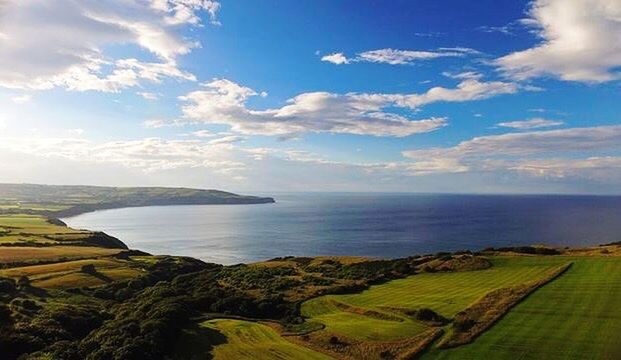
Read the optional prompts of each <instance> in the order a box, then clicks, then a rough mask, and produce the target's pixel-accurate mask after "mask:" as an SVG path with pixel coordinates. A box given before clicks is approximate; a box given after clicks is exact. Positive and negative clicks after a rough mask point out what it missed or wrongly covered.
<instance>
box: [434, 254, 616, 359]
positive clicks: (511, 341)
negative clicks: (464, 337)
mask: <svg viewBox="0 0 621 360" xmlns="http://www.w3.org/2000/svg"><path fill="white" fill-rule="evenodd" d="M572 261H574V264H573V266H572V267H571V268H570V269H569V271H568V272H567V273H565V274H564V275H563V276H561V277H559V278H558V279H556V280H554V281H552V282H551V283H549V284H547V285H545V286H544V287H542V288H541V289H539V290H537V291H536V292H534V293H533V294H531V295H530V296H529V297H528V298H527V299H526V300H525V301H524V302H522V303H521V304H519V305H518V306H516V307H515V308H514V309H512V310H511V311H510V312H509V313H508V314H507V315H506V316H505V317H504V318H503V319H502V320H500V321H499V322H498V323H497V324H496V325H494V326H493V327H492V328H491V329H489V330H488V331H487V332H485V333H483V335H482V336H481V337H479V338H478V339H477V340H475V342H474V343H472V344H470V345H465V346H461V347H458V348H455V349H451V350H433V351H431V352H430V353H428V354H427V355H426V356H425V359H534V358H536V359H559V360H560V359H621V340H619V339H620V337H619V334H621V306H620V305H621V258H618V257H608V258H606V257H583V258H577V259H572Z"/></svg>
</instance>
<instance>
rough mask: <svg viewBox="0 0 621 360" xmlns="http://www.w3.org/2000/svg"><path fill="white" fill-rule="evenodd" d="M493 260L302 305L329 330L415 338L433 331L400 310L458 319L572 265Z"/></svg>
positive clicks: (558, 259)
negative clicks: (489, 298) (496, 294)
mask: <svg viewBox="0 0 621 360" xmlns="http://www.w3.org/2000/svg"><path fill="white" fill-rule="evenodd" d="M490 260H491V261H492V264H493V266H492V267H491V268H490V269H486V270H479V271H467V272H456V273H426V274H419V275H415V276H411V277H408V278H405V279H400V280H394V281H391V282H388V283H386V284H382V285H377V286H372V287H371V288H370V289H369V290H367V291H364V292H362V293H360V294H353V295H327V296H322V297H319V298H316V299H312V300H309V301H307V302H305V303H304V304H302V315H303V316H305V317H307V318H310V319H312V320H314V321H319V322H322V323H324V324H325V325H326V330H327V331H330V332H334V333H337V334H344V335H347V336H349V337H353V338H357V339H374V340H389V339H400V338H406V337H411V336H413V335H416V334H417V333H420V332H421V331H423V330H425V329H427V326H425V325H424V324H422V323H420V322H418V321H416V320H413V319H412V318H411V317H409V316H406V315H404V314H403V313H402V312H400V311H399V310H406V311H411V310H417V309H421V308H430V309H432V310H434V311H435V312H437V313H439V314H441V315H442V316H444V317H447V318H452V317H453V316H454V315H455V314H456V313H457V312H459V311H461V310H463V309H465V308H467V307H468V306H469V305H470V304H472V303H474V302H475V301H476V300H478V299H479V298H480V297H482V296H483V295H485V294H486V293H488V292H490V291H491V290H494V289H498V288H504V287H508V286H512V285H517V284H522V283H525V282H528V281H531V280H534V279H537V278H538V277H541V276H542V275H543V274H545V272H546V270H549V269H551V268H553V267H554V266H558V265H559V264H561V263H563V262H566V261H567V259H565V258H561V257H525V256H523V257H520V256H518V257H494V258H491V259H490ZM335 304H336V305H335ZM338 304H341V305H340V306H337V305H338ZM342 304H346V305H349V306H351V309H348V308H347V307H346V306H343V305H342ZM369 310H370V314H365V311H366V312H369Z"/></svg>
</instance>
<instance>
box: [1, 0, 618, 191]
mask: <svg viewBox="0 0 621 360" xmlns="http://www.w3.org/2000/svg"><path fill="white" fill-rule="evenodd" d="M4 3H5V5H3V7H0V12H2V13H3V14H0V15H2V19H3V21H2V22H0V68H1V69H2V70H0V162H1V163H2V164H3V167H4V168H5V169H6V171H3V172H2V173H0V181H3V182H36V183H72V184H76V183H85V184H99V185H169V186H195V187H207V188H222V189H229V190H234V191H268V192H269V191H277V190H287V191H288V190H291V191H297V190H304V191H309V190H314V191H414V192H485V193H486V192H492V193H496V192H502V193H506V192H510V193H513V192H517V193H540V192H543V193H620V192H621V185H619V184H621V181H620V180H621V151H620V150H621V121H620V119H619V113H620V111H619V110H620V106H619V98H620V93H621V91H620V90H621V87H620V81H619V80H620V79H621V72H620V71H621V42H620V41H619V38H621V21H620V20H619V19H621V4H619V3H618V2H616V1H609V0H536V1H533V2H529V1H515V0H512V1H477V2H463V1H445V2H438V1H391V2H385V1H267V0H265V1H243V2H240V1H208V0H149V1H147V0H141V1H138V0H136V1H120V0H105V1H81V2H73V1H61V0H54V1H32V2H20V1H16V0H5V1H4Z"/></svg>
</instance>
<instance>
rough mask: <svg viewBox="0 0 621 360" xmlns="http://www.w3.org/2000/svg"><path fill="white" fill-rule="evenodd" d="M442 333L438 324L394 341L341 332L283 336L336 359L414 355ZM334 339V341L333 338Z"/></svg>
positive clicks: (404, 357) (351, 359)
mask: <svg viewBox="0 0 621 360" xmlns="http://www.w3.org/2000/svg"><path fill="white" fill-rule="evenodd" d="M442 333H443V330H442V329H440V328H434V329H430V330H428V331H425V332H424V333H421V334H418V335H416V336H414V337H411V338H407V339H403V340H394V341H366V340H356V339H352V338H348V337H345V336H343V335H340V334H339V335H338V336H335V335H334V334H331V333H329V332H326V331H317V332H313V333H310V334H308V335H303V336H292V337H286V339H287V340H290V341H293V342H295V343H297V344H301V345H304V346H307V347H309V348H311V349H313V350H316V351H319V352H322V353H324V354H326V355H329V356H331V357H334V358H336V359H343V360H353V359H356V360H365V359H383V358H388V359H403V360H406V359H414V358H416V357H417V356H418V355H419V354H420V353H421V352H422V351H424V350H425V349H426V348H427V347H428V346H429V345H430V344H431V343H433V342H434V341H435V340H436V339H438V338H439V337H440V336H441V335H442ZM334 339H336V341H334Z"/></svg>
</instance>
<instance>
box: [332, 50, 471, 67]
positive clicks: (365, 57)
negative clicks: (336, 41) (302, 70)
mask: <svg viewBox="0 0 621 360" xmlns="http://www.w3.org/2000/svg"><path fill="white" fill-rule="evenodd" d="M474 54H479V52H478V51H477V50H474V49H470V48H464V47H453V48H439V49H436V50H399V49H377V50H369V51H364V52H361V53H359V54H358V55H357V56H356V57H354V58H347V57H346V56H345V54H343V53H341V52H338V53H334V54H330V55H325V56H323V57H322V58H321V61H327V62H331V63H333V64H337V65H340V64H349V63H351V62H372V63H384V64H390V65H404V64H411V63H413V62H416V61H420V60H430V59H436V58H440V57H463V56H467V55H474Z"/></svg>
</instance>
